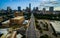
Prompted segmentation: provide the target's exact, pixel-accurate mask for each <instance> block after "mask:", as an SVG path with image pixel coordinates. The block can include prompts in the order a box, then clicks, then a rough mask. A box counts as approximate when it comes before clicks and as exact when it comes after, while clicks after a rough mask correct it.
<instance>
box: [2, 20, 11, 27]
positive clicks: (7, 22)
mask: <svg viewBox="0 0 60 38" xmlns="http://www.w3.org/2000/svg"><path fill="white" fill-rule="evenodd" d="M9 24H10V20H7V21H4V22H2V26H4V27H9Z"/></svg>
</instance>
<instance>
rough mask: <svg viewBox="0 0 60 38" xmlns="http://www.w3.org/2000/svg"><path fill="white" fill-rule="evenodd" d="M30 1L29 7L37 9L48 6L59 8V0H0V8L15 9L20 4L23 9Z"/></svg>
mask: <svg viewBox="0 0 60 38" xmlns="http://www.w3.org/2000/svg"><path fill="white" fill-rule="evenodd" d="M29 3H31V8H33V7H39V9H42V8H44V7H45V8H46V9H47V10H48V8H49V7H50V6H53V7H54V10H60V0H0V9H5V10H6V9H7V7H11V9H13V10H14V9H17V7H18V6H21V8H22V9H25V8H26V7H28V6H29Z"/></svg>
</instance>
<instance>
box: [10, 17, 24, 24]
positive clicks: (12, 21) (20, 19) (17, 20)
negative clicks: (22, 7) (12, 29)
mask: <svg viewBox="0 0 60 38" xmlns="http://www.w3.org/2000/svg"><path fill="white" fill-rule="evenodd" d="M23 21H24V16H18V17H15V18H12V19H10V24H18V25H21V24H22V23H23Z"/></svg>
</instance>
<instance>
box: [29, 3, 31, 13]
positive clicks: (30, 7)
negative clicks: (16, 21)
mask: <svg viewBox="0 0 60 38" xmlns="http://www.w3.org/2000/svg"><path fill="white" fill-rule="evenodd" d="M29 12H31V3H29Z"/></svg>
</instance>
